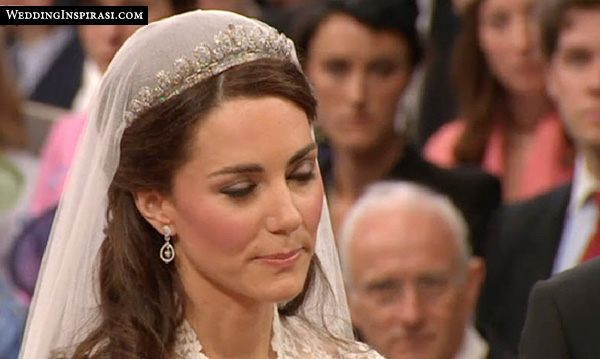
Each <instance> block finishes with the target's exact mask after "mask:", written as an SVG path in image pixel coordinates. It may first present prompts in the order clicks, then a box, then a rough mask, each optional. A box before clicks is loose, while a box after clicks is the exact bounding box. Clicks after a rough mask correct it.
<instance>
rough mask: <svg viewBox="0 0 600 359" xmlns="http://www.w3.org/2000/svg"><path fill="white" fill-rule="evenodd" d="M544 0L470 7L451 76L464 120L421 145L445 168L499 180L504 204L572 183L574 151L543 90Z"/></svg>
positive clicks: (479, 0)
mask: <svg viewBox="0 0 600 359" xmlns="http://www.w3.org/2000/svg"><path fill="white" fill-rule="evenodd" d="M539 1H540V0H474V1H472V2H471V3H470V4H468V5H466V6H465V12H464V14H463V21H464V24H463V33H462V35H461V38H460V39H459V42H458V44H457V48H456V53H455V69H454V73H453V76H454V79H455V83H456V86H457V93H458V100H459V104H460V108H461V112H462V116H463V118H462V119H459V120H456V121H453V122H451V123H449V124H447V125H445V126H443V127H442V128H440V129H439V130H438V132H436V133H435V134H434V135H433V136H432V137H431V138H430V140H429V141H428V143H427V144H426V147H425V149H424V154H425V157H426V158H428V159H429V160H431V161H432V162H435V163H437V164H440V165H444V166H456V165H477V166H481V167H482V168H483V169H484V170H486V171H488V172H490V173H492V174H494V175H497V176H498V177H500V178H501V181H502V185H503V198H504V201H505V202H514V201H521V200H526V199H529V198H532V197H534V196H536V195H538V194H541V193H543V192H546V191H548V190H550V189H552V188H553V187H556V186H558V185H560V184H563V183H565V182H567V181H569V180H570V178H571V175H572V173H573V153H572V150H571V146H570V143H569V141H568V140H567V138H566V136H565V133H564V131H563V128H562V125H561V123H560V121H559V119H558V116H557V114H556V113H555V110H554V108H553V106H552V104H551V102H550V100H549V99H548V96H547V94H546V90H545V78H544V66H543V62H542V57H541V54H540V51H539V49H538V46H537V29H536V25H535V19H534V12H535V8H536V5H537V3H538V2H539Z"/></svg>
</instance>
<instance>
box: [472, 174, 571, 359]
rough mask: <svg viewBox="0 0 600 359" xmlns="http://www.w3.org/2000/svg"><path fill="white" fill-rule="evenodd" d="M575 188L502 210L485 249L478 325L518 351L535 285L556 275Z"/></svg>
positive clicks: (568, 186) (567, 186)
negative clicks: (554, 270)
mask: <svg viewBox="0 0 600 359" xmlns="http://www.w3.org/2000/svg"><path fill="white" fill-rule="evenodd" d="M570 193H571V186H570V185H565V186H562V187H560V188H558V189H556V190H554V191H552V192H550V193H548V194H545V195H542V196H540V197H537V198H535V199H533V200H531V201H528V202H525V203H522V204H519V205H513V206H507V207H505V208H503V209H502V210H501V211H500V213H499V215H498V218H497V221H496V223H495V224H494V225H493V226H494V232H495V233H496V234H497V235H496V236H492V238H491V239H490V241H491V242H490V246H489V248H488V251H487V253H486V265H487V278H486V282H485V285H484V289H483V293H482V297H481V303H480V308H479V311H478V326H479V328H480V329H481V330H482V331H483V332H484V333H486V335H490V336H493V337H496V338H498V339H499V340H500V341H503V342H504V343H505V345H507V348H508V349H509V350H511V351H512V352H514V353H516V352H517V348H518V345H519V338H520V335H521V330H522V328H523V323H524V321H525V315H526V313H527V301H528V297H529V293H530V291H531V288H532V287H533V285H534V284H535V283H536V282H537V281H538V280H542V279H547V278H549V277H550V276H551V274H552V267H553V265H554V260H555V258H556V254H557V252H558V246H559V243H560V240H561V236H562V231H563V225H564V221H565V214H566V209H567V206H568V203H569V197H570Z"/></svg>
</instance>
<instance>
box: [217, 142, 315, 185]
mask: <svg viewBox="0 0 600 359" xmlns="http://www.w3.org/2000/svg"><path fill="white" fill-rule="evenodd" d="M315 148H317V144H316V143H315V142H312V143H310V144H308V145H307V146H304V147H302V148H301V149H300V150H298V151H296V153H294V154H293V155H292V157H290V159H289V160H288V166H289V165H292V164H294V163H296V162H298V161H299V160H301V159H303V158H304V157H305V156H306V155H307V154H309V153H310V152H311V151H312V150H314V149H315ZM261 172H264V169H263V168H262V167H261V166H260V165H258V164H256V163H240V164H237V165H233V166H227V167H223V168H221V169H220V170H218V171H215V172H212V173H209V175H208V177H209V178H210V177H215V176H220V175H230V174H248V173H261Z"/></svg>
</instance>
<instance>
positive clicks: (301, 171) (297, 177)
mask: <svg viewBox="0 0 600 359" xmlns="http://www.w3.org/2000/svg"><path fill="white" fill-rule="evenodd" d="M314 178H315V161H314V159H310V160H309V159H307V160H304V161H303V162H302V164H301V165H300V166H299V167H298V168H297V169H296V170H295V171H294V172H293V173H292V174H291V175H290V176H288V180H292V181H297V182H308V181H310V180H312V179H314Z"/></svg>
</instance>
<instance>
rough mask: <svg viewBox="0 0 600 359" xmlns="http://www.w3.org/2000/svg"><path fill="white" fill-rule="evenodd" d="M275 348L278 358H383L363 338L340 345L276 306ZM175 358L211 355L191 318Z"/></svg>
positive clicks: (178, 334) (181, 330) (182, 331)
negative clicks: (206, 352) (204, 351)
mask: <svg viewBox="0 0 600 359" xmlns="http://www.w3.org/2000/svg"><path fill="white" fill-rule="evenodd" d="M274 311H275V313H274V315H273V336H272V338H271V348H272V349H273V351H274V352H275V353H276V354H277V358H278V359H300V358H302V359H333V358H345V359H383V357H381V356H380V355H379V354H378V353H377V352H375V351H374V350H371V349H370V348H369V347H368V346H367V345H365V344H363V343H359V342H348V343H347V345H339V343H336V342H334V341H332V340H329V339H328V338H327V337H326V336H323V335H321V334H319V333H318V330H317V329H315V328H313V327H311V326H310V325H308V324H307V323H306V322H304V321H303V320H302V319H300V318H297V317H295V316H291V317H285V318H281V317H280V316H279V312H278V311H277V306H274ZM174 354H175V358H177V359H210V358H209V357H208V356H207V355H206V354H205V353H203V352H202V345H201V344H200V341H199V340H198V337H197V336H196V333H195V332H194V330H193V329H192V327H191V325H190V324H189V323H188V321H186V320H184V321H183V323H182V324H181V326H180V327H179V328H178V329H177V332H176V338H175V350H174Z"/></svg>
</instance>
